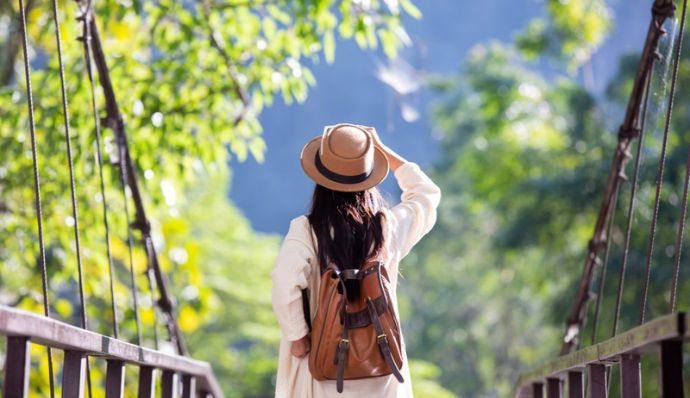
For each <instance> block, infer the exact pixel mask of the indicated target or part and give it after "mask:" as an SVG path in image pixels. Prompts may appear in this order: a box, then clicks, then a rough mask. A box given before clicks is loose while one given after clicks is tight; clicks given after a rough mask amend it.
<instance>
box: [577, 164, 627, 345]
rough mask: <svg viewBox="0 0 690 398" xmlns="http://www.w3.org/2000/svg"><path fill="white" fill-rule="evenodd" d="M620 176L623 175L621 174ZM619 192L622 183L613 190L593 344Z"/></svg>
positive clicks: (593, 323) (593, 328)
mask: <svg viewBox="0 0 690 398" xmlns="http://www.w3.org/2000/svg"><path fill="white" fill-rule="evenodd" d="M618 178H621V177H620V176H619V177H618ZM619 193H620V184H618V185H616V189H615V190H614V191H613V202H612V203H613V205H612V210H611V215H610V216H609V225H608V227H607V228H606V248H605V249H604V262H603V263H602V265H601V275H600V276H599V291H598V293H597V301H596V305H595V306H594V319H593V320H592V336H591V344H594V343H595V342H596V340H597V329H598V328H599V315H600V310H601V303H602V300H603V298H604V286H605V285H606V270H607V268H608V264H609V253H610V252H611V241H612V239H611V231H612V230H613V224H614V220H615V218H616V207H617V204H618V194H619ZM580 340H583V339H580Z"/></svg>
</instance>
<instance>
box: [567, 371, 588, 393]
mask: <svg viewBox="0 0 690 398" xmlns="http://www.w3.org/2000/svg"><path fill="white" fill-rule="evenodd" d="M584 376H585V375H584V373H582V372H576V371H573V372H568V398H582V397H584V396H585V388H584V387H585V384H584V383H583V378H584Z"/></svg>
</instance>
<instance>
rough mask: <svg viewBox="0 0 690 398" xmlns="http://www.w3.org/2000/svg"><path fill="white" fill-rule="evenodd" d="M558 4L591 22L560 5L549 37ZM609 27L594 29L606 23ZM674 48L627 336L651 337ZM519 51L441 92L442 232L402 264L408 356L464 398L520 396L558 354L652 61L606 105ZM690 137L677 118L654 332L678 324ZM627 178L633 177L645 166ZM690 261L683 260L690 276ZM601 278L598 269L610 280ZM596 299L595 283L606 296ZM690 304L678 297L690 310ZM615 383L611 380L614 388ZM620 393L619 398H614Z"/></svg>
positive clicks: (642, 191)
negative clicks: (675, 292)
mask: <svg viewBox="0 0 690 398" xmlns="http://www.w3.org/2000/svg"><path fill="white" fill-rule="evenodd" d="M556 3H558V7H578V6H577V4H579V3H588V2H586V1H585V2H577V1H565V2H563V1H562V2H547V3H546V4H547V7H548V8H547V9H548V10H549V15H550V16H551V17H552V20H549V21H543V22H542V23H544V24H546V26H558V25H559V24H560V23H561V22H559V20H560V17H561V14H560V13H561V12H563V11H559V9H558V8H554V7H555V4H556ZM589 3H592V4H597V3H600V2H596V1H595V2H589ZM554 11H558V13H556V14H554ZM599 14H600V15H598V16H596V18H599V17H606V16H607V14H606V13H599ZM583 15H584V14H583ZM556 16H558V17H559V18H555V19H554V18H553V17H556ZM593 18H594V17H593ZM568 21H569V22H573V24H572V25H569V26H579V25H578V24H576V23H575V22H577V21H570V20H569V19H568ZM582 23H587V22H582ZM607 23H608V22H607ZM670 25H672V23H671V24H670ZM668 30H669V31H673V29H668ZM572 33H573V34H579V33H577V32H575V31H574V32H572ZM603 33H605V32H604V31H602V33H601V34H602V36H601V37H597V38H596V40H592V41H590V42H587V41H581V42H579V43H580V44H582V45H585V44H587V43H589V45H591V47H588V48H594V45H595V44H598V43H599V42H601V40H603V38H604V36H603ZM549 35H550V36H549V37H550V38H553V39H558V37H559V36H552V34H551V33H550V34H549ZM567 37H575V36H572V35H568V36H567ZM671 39H672V37H670V35H669V36H667V37H665V38H664V39H663V42H662V43H661V46H660V52H661V53H662V54H663V57H662V60H661V61H660V62H659V63H658V64H657V65H656V67H655V71H654V78H653V81H652V91H651V94H650V107H649V112H648V122H647V135H646V138H645V143H644V145H645V146H644V150H643V157H644V160H643V162H642V165H643V166H642V169H641V177H640V185H639V190H638V194H637V200H638V202H637V207H636V212H635V217H634V224H633V231H632V244H631V247H632V250H631V253H630V258H629V263H628V270H627V274H626V279H625V288H624V295H623V307H622V318H621V325H620V329H619V330H626V329H627V328H630V327H632V326H635V325H637V323H638V322H639V311H640V310H639V305H640V292H641V285H642V280H643V276H644V268H645V257H646V252H647V247H648V246H647V245H648V238H649V228H650V222H651V217H652V209H653V203H654V195H655V175H656V172H657V167H658V164H657V162H658V159H659V154H660V148H661V135H662V132H663V122H664V119H665V118H664V116H665V107H666V104H667V96H668V80H669V75H668V71H669V61H670V59H669V54H670V52H669V50H670V47H671V46H670V45H669V44H670V43H671ZM521 40H522V38H520V37H519V38H518V39H517V40H516V42H517V43H516V44H501V43H488V44H484V45H479V46H476V47H475V48H474V49H473V50H472V51H471V52H470V54H469V56H468V57H467V60H466V63H465V64H464V65H463V66H462V68H461V69H460V71H459V72H458V73H457V74H456V75H455V76H451V77H443V78H435V79H432V81H431V84H432V85H433V87H434V88H435V89H436V91H437V92H438V94H439V95H440V97H441V99H440V100H439V101H438V103H437V105H436V107H435V113H434V124H435V127H436V128H437V129H438V130H439V134H440V136H441V148H442V149H441V157H440V159H439V160H438V161H437V162H436V164H435V166H434V167H433V171H432V174H433V178H434V179H435V181H437V182H438V183H439V185H440V186H441V188H442V190H443V195H444V196H443V200H442V202H441V207H440V209H439V218H438V222H437V225H436V227H435V228H434V229H433V230H432V232H431V233H430V235H429V236H428V237H426V238H425V239H424V240H423V241H422V243H421V244H420V245H419V246H418V247H417V248H416V249H415V251H414V252H413V253H412V254H411V255H410V256H409V257H408V258H406V259H405V260H404V262H403V265H402V273H403V277H404V278H403V279H402V280H403V282H402V283H403V286H402V287H401V292H402V293H401V307H402V309H401V310H402V311H403V313H404V316H403V318H405V319H407V328H406V330H407V335H406V341H407V342H408V350H409V354H410V355H411V356H413V357H415V358H420V359H423V360H426V361H428V362H431V363H434V364H436V365H437V366H439V368H440V369H441V370H442V372H441V375H440V380H441V383H442V385H443V386H445V387H446V388H448V389H450V390H451V391H453V392H454V393H456V394H458V395H460V396H463V397H484V396H500V397H505V396H511V395H512V393H513V388H514V383H515V381H516V379H517V377H518V375H519V374H520V373H521V372H523V371H525V370H527V369H528V368H530V367H533V366H537V365H539V364H540V363H542V362H543V361H545V360H547V359H551V358H553V357H555V356H556V355H557V353H558V351H559V349H560V341H561V338H562V336H563V334H564V329H565V328H564V326H565V324H564V322H565V317H566V316H567V314H568V311H569V310H570V306H571V305H572V300H573V299H574V294H575V290H576V284H577V282H579V279H580V276H581V270H582V265H583V262H584V256H585V254H586V249H587V243H588V241H589V239H590V238H591V234H592V230H593V227H594V220H595V217H596V213H597V212H598V209H599V205H600V201H601V199H602V197H601V195H602V191H603V185H604V183H605V180H606V177H607V173H608V170H609V167H610V161H611V157H612V156H613V152H614V150H615V143H616V133H617V131H618V124H617V123H620V122H621V121H622V118H623V114H624V111H625V106H626V103H627V98H628V96H629V94H630V89H631V87H632V80H633V78H634V76H635V70H636V68H637V62H638V60H639V55H626V56H624V57H623V58H622V59H621V62H620V70H619V71H618V73H617V75H616V76H615V77H614V78H613V80H612V81H611V83H610V84H609V86H608V89H607V90H606V93H607V95H606V96H599V95H596V94H594V93H591V92H588V91H587V90H586V89H585V88H583V85H582V84H581V83H580V82H578V81H577V80H575V77H571V76H572V75H571V74H568V73H566V74H556V75H555V76H554V74H550V73H547V72H544V68H542V67H541V65H543V61H544V60H546V59H551V58H552V57H553V55H554V52H553V51H551V49H549V48H547V47H542V48H537V49H536V51H535V52H534V53H531V54H530V53H529V52H525V48H524V46H523V44H524V43H523V42H522V41H521ZM559 40H560V39H559ZM573 40H574V39H573ZM554 43H558V44H557V45H558V46H559V47H558V48H560V50H558V51H557V52H556V53H557V54H561V55H564V54H567V52H568V51H570V50H567V47H566V42H562V41H557V42H554ZM642 44H643V43H640V48H642ZM566 59H568V58H566ZM533 61H537V62H533ZM564 66H565V67H569V66H572V64H569V63H568V62H566V63H565V64H564ZM689 71H690V61H687V59H686V58H685V59H684V60H683V62H682V64H681V72H680V73H681V75H680V82H679V85H678V87H679V91H678V92H677V94H676V109H677V110H678V109H686V107H687V106H688V105H689V102H690V92H688V91H687V90H683V88H682V87H684V86H683V84H684V82H685V83H687V82H686V80H688V79H690V73H688V72H689ZM547 76H548V77H547ZM562 76H568V77H562ZM686 87H687V86H686ZM688 126H690V118H688V115H686V113H685V112H676V115H675V116H674V119H673V125H672V127H671V132H670V138H669V156H668V159H667V161H666V174H665V176H664V190H663V192H662V196H661V199H662V200H661V206H660V216H659V217H660V218H659V224H658V232H657V243H656V246H655V250H654V253H653V254H654V255H653V258H652V259H653V262H652V274H651V285H650V296H649V303H648V310H647V319H652V318H654V317H656V316H659V315H662V314H665V313H667V312H668V297H669V287H670V278H671V270H672V261H673V256H674V249H673V244H674V242H675V234H676V230H677V227H678V222H677V220H678V213H679V206H680V197H681V196H680V195H681V194H682V188H683V182H684V178H685V176H686V173H685V161H686V157H687V154H688V145H689V144H690V133H688V131H689V129H688ZM636 145H637V144H636V143H635V144H634V145H633V147H632V148H631V149H632V150H633V152H634V149H635V146H636ZM627 174H628V175H629V176H631V175H632V163H631V164H629V165H628V168H627ZM629 200H630V183H629V182H627V183H624V184H623V188H622V189H621V192H620V196H619V201H618V207H617V213H616V219H615V220H616V222H615V226H614V228H613V231H612V247H611V254H610V258H609V262H608V267H609V269H608V278H607V281H606V284H605V289H604V296H603V299H602V314H601V319H600V323H599V333H598V334H597V336H596V337H597V341H601V340H602V339H605V338H608V337H610V336H611V332H612V324H613V315H614V306H615V294H616V290H617V288H618V274H619V272H620V264H621V255H622V246H623V242H624V234H625V224H626V221H625V220H626V219H625V217H626V216H625V213H626V211H627V206H628V203H629ZM688 254H689V253H688V250H687V245H685V247H684V249H683V256H682V259H683V263H685V262H687V259H688ZM600 272H601V270H600V269H597V275H599V273H600ZM683 275H685V276H683ZM680 281H681V282H680V283H681V285H680V287H679V292H683V291H685V292H687V291H688V289H690V283H689V281H688V278H687V272H686V271H685V270H683V271H681V278H680ZM597 289H598V282H595V283H594V287H593V290H594V291H596V290H597ZM688 304H690V303H688V301H687V300H686V299H682V298H681V299H680V301H679V305H680V307H679V308H680V310H683V309H687V308H688ZM593 309H594V302H591V304H590V306H589V313H588V318H587V323H586V325H585V330H584V334H583V336H582V338H581V342H580V344H582V345H583V346H586V345H589V344H591V339H592V336H591V327H592V318H593ZM654 366H656V364H655V363H654V361H649V360H645V373H648V374H650V375H653V374H656V372H655V370H654ZM615 377H617V376H615V372H614V381H613V382H612V383H613V385H616V384H615V383H616V381H615V380H617V379H615ZM644 388H645V391H644V392H645V394H648V395H650V396H652V395H658V394H659V391H658V390H657V389H658V385H657V384H655V383H645V386H644ZM615 390H616V389H611V393H612V394H613V395H612V396H615V395H616V394H617V392H616V391H615Z"/></svg>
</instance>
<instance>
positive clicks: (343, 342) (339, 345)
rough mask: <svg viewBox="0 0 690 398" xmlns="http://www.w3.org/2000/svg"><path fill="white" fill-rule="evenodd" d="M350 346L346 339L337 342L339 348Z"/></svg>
mask: <svg viewBox="0 0 690 398" xmlns="http://www.w3.org/2000/svg"><path fill="white" fill-rule="evenodd" d="M349 346H350V340H348V339H341V340H340V343H338V347H339V348H347V347H349Z"/></svg>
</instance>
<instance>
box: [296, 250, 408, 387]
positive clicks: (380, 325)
mask: <svg viewBox="0 0 690 398" xmlns="http://www.w3.org/2000/svg"><path fill="white" fill-rule="evenodd" d="M346 280H358V281H359V283H360V295H359V298H358V299H357V300H354V301H348V300H347V299H346V289H345V281H346ZM303 297H305V298H306V295H305V296H303ZM305 303H307V304H306V305H305V315H306V314H309V311H308V302H307V301H305ZM307 318H309V316H308V315H307ZM401 366H402V347H401V339H400V323H399V321H398V318H397V315H396V312H395V309H394V308H393V302H392V301H391V286H390V280H389V278H388V274H387V272H386V269H385V268H384V267H383V263H382V262H381V261H378V260H373V261H368V262H367V263H366V264H365V265H364V266H362V267H361V268H360V269H346V270H343V271H340V270H338V268H337V267H336V266H335V265H334V264H331V265H329V266H328V268H327V269H326V270H325V272H323V273H322V275H321V287H320V288H319V297H318V307H317V310H316V315H315V318H314V322H313V328H312V333H311V351H310V353H309V370H310V372H311V374H312V376H313V377H314V378H315V379H317V380H337V383H336V386H337V389H338V392H342V391H343V380H350V379H363V378H369V377H379V376H386V375H389V374H391V373H392V374H393V375H394V376H395V378H396V379H398V381H399V382H401V383H402V382H403V377H402V375H401V374H400V367H401Z"/></svg>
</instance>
